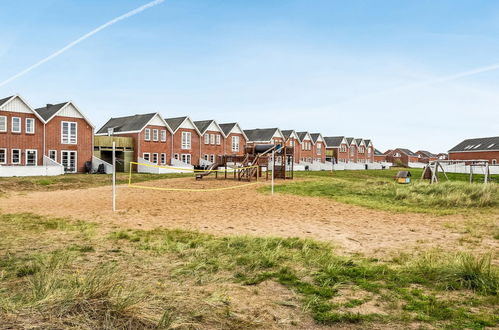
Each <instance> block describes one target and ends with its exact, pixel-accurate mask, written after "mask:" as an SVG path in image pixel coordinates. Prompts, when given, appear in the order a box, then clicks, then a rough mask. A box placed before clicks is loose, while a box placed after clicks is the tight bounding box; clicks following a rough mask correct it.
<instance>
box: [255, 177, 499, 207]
mask: <svg viewBox="0 0 499 330" xmlns="http://www.w3.org/2000/svg"><path fill="white" fill-rule="evenodd" d="M396 172H397V170H389V171H377V170H369V171H336V172H333V173H331V172H326V171H323V172H298V173H297V180H294V181H289V182H283V181H281V182H280V183H279V184H278V185H276V187H275V191H276V192H278V193H287V194H296V195H302V196H315V197H327V198H332V199H335V200H337V201H339V202H343V203H348V204H354V205H359V206H365V207H369V208H374V209H381V210H388V211H395V212H421V213H432V214H455V213H469V212H477V211H480V212H487V211H493V210H497V209H498V208H499V185H498V184H496V183H489V184H482V183H472V184H470V183H468V182H467V179H468V177H467V176H466V175H463V174H449V178H450V180H449V181H445V180H442V182H441V183H439V184H434V185H430V184H429V183H427V182H425V181H421V180H419V179H418V178H419V177H420V175H421V170H418V169H411V172H412V173H413V183H411V184H408V185H400V184H397V183H395V182H394V180H393V176H394V175H395V174H396ZM269 190H270V188H269V187H264V188H261V191H262V192H266V193H268V192H269Z"/></svg>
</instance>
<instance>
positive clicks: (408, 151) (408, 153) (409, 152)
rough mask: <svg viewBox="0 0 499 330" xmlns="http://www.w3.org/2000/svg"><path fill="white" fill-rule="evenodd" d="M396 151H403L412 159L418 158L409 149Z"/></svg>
mask: <svg viewBox="0 0 499 330" xmlns="http://www.w3.org/2000/svg"><path fill="white" fill-rule="evenodd" d="M396 150H399V151H402V152H403V153H404V154H406V155H407V156H412V157H417V156H418V155H416V154H415V153H414V152H412V151H410V150H409V149H403V148H397V149H396Z"/></svg>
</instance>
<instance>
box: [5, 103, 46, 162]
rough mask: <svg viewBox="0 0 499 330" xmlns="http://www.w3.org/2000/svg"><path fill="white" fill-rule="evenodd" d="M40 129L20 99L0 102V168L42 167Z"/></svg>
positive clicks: (41, 125)
mask: <svg viewBox="0 0 499 330" xmlns="http://www.w3.org/2000/svg"><path fill="white" fill-rule="evenodd" d="M44 125H45V123H44V121H43V118H42V117H40V115H39V114H38V113H37V112H35V111H34V109H33V108H32V107H31V106H29V105H28V103H27V102H26V101H25V100H24V99H23V98H22V97H21V96H19V95H13V96H9V97H6V98H3V99H0V165H4V166H13V165H14V166H17V165H19V166H20V165H25V166H37V165H42V164H43V154H44V150H43V140H44V132H43V130H44Z"/></svg>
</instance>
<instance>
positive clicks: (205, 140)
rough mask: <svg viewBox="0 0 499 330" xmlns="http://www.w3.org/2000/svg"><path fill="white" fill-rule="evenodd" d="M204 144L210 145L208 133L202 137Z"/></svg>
mask: <svg viewBox="0 0 499 330" xmlns="http://www.w3.org/2000/svg"><path fill="white" fill-rule="evenodd" d="M204 144H210V134H208V133H206V134H205V135H204Z"/></svg>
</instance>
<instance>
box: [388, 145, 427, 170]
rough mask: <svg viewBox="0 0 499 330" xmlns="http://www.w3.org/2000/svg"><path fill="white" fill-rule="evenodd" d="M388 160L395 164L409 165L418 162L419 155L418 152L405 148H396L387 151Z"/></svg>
mask: <svg viewBox="0 0 499 330" xmlns="http://www.w3.org/2000/svg"><path fill="white" fill-rule="evenodd" d="M385 156H386V161H387V162H390V163H392V164H393V165H394V166H397V165H402V166H406V167H409V165H410V163H417V162H418V160H419V157H418V155H417V154H416V153H414V152H412V151H411V150H409V149H405V148H396V149H393V150H389V151H387V152H385Z"/></svg>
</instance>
